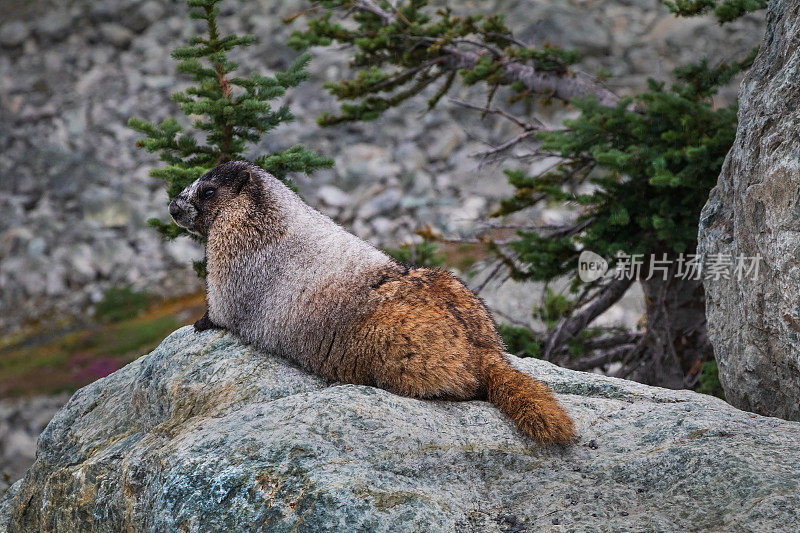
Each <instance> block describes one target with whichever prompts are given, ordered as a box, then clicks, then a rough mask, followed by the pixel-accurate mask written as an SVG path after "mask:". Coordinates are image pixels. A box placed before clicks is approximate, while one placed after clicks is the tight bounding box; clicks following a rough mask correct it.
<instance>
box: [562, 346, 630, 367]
mask: <svg viewBox="0 0 800 533" xmlns="http://www.w3.org/2000/svg"><path fill="white" fill-rule="evenodd" d="M635 349H636V344H623V345H621V346H616V347H614V348H610V349H608V350H604V351H601V352H599V353H596V354H592V355H590V356H588V357H581V358H580V359H576V360H574V361H568V362H565V363H564V366H566V367H568V368H571V369H573V370H592V369H593V368H598V367H601V366H605V365H607V364H609V363H616V362H619V361H621V360H622V359H624V358H625V356H627V355H628V353H629V352H630V351H631V350H635Z"/></svg>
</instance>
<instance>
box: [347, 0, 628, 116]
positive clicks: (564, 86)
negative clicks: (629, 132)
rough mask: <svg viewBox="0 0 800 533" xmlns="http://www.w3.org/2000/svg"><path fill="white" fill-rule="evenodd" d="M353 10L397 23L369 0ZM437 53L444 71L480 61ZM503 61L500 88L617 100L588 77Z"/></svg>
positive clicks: (448, 51) (451, 49) (471, 55)
mask: <svg viewBox="0 0 800 533" xmlns="http://www.w3.org/2000/svg"><path fill="white" fill-rule="evenodd" d="M353 8H354V9H356V10H359V11H364V12H368V13H372V14H373V15H376V16H378V17H379V18H380V19H381V23H382V24H383V25H384V26H388V25H390V24H392V23H394V22H395V20H396V19H397V16H396V14H393V13H389V12H387V11H385V10H383V9H382V8H381V7H380V6H378V5H377V4H376V3H375V2H373V1H372V0H358V1H357V2H355V3H354V4H353ZM481 44H482V46H483V47H484V48H485V49H486V50H489V47H488V46H487V45H486V44H483V43H481ZM441 50H442V51H443V52H444V53H445V56H444V61H443V62H442V67H443V68H444V69H446V70H462V69H465V70H472V69H474V68H475V67H476V65H477V64H478V61H479V60H480V58H481V54H479V53H475V52H471V51H468V50H462V49H461V48H458V47H456V46H452V45H447V46H443V47H442V48H441ZM501 55H502V54H501ZM506 61H507V63H506V64H505V65H504V66H503V69H502V70H503V74H502V84H504V85H510V84H512V83H515V82H517V83H521V84H523V85H524V86H525V87H526V88H527V89H528V90H530V91H531V92H533V93H535V94H547V95H549V96H551V97H553V98H558V99H560V100H564V101H566V102H569V101H570V100H572V99H574V98H583V97H586V96H588V95H594V96H595V98H597V101H598V102H599V103H600V104H601V105H604V106H608V107H612V106H615V105H616V104H617V102H619V100H620V98H619V96H617V95H616V94H614V93H613V92H612V91H611V90H610V89H608V88H607V87H605V86H604V85H603V84H602V83H600V82H599V81H598V80H597V79H596V78H594V77H592V76H590V75H588V74H585V73H582V72H575V73H569V72H568V71H564V72H563V73H562V72H559V73H555V72H537V71H536V69H535V68H534V67H532V66H531V65H525V64H522V63H520V62H518V61H513V60H506Z"/></svg>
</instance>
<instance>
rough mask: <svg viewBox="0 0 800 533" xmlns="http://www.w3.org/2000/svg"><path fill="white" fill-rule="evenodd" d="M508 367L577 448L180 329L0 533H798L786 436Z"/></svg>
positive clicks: (757, 424)
mask: <svg viewBox="0 0 800 533" xmlns="http://www.w3.org/2000/svg"><path fill="white" fill-rule="evenodd" d="M512 361H513V363H514V365H515V366H517V367H518V368H520V369H522V370H524V371H526V372H529V373H531V374H533V375H535V376H538V377H539V378H541V379H542V380H544V381H546V382H547V383H549V384H550V385H551V386H553V387H554V388H555V390H556V391H557V392H558V393H559V398H560V400H561V401H563V403H564V405H565V406H566V407H567V408H568V409H569V411H570V412H571V413H572V415H573V416H574V417H575V421H576V423H577V427H578V432H579V434H580V441H579V442H578V443H577V444H575V445H573V446H570V447H567V448H558V447H542V446H538V445H536V444H535V443H533V442H531V441H530V440H529V439H528V438H526V437H524V436H523V435H521V434H520V433H519V432H518V431H517V430H516V429H515V427H514V426H513V425H512V424H511V423H510V422H509V421H508V420H507V419H506V418H504V417H503V416H502V415H501V414H500V413H499V412H498V411H497V410H496V409H495V408H494V407H493V406H491V405H489V404H488V403H485V402H479V401H473V402H461V403H454V402H444V401H421V400H414V399H410V398H404V397H400V396H395V395H393V394H390V393H388V392H385V391H383V390H380V389H375V388H371V387H363V386H353V385H341V384H329V383H326V382H324V381H322V380H320V379H318V378H316V377H314V376H311V375H308V374H306V373H305V372H303V371H301V370H299V369H297V368H295V367H293V366H291V365H290V364H288V363H286V362H285V361H283V360H281V359H280V358H277V357H272V356H269V355H266V354H264V353H260V352H258V351H256V350H254V349H252V348H250V347H248V346H246V345H242V344H240V343H239V342H238V341H237V339H236V338H235V337H234V336H232V335H230V334H227V333H223V332H215V331H208V332H204V333H201V334H196V333H194V332H193V330H192V329H191V328H189V327H186V328H182V329H179V330H178V331H176V332H175V333H173V334H172V335H171V336H170V337H168V338H167V339H166V340H165V341H164V342H163V343H162V344H161V346H160V347H158V348H157V349H156V350H155V351H153V352H152V353H150V354H148V355H146V356H144V357H141V358H140V359H138V360H136V361H134V362H133V363H131V364H129V365H128V366H126V367H125V368H123V369H121V370H119V371H117V372H116V373H114V374H112V375H110V376H108V377H107V378H104V379H101V380H99V381H97V382H95V383H93V384H91V385H89V386H87V387H85V388H83V389H81V390H80V391H78V392H77V393H76V394H75V395H74V396H73V397H72V399H71V400H70V401H69V402H68V403H67V405H66V406H64V407H63V408H62V409H61V411H59V412H58V413H57V414H56V416H55V418H54V419H53V421H52V422H51V423H50V424H49V425H48V426H47V428H46V430H45V431H44V433H43V434H42V436H41V437H40V439H39V443H38V451H37V459H36V462H35V463H34V465H33V466H32V467H31V468H30V470H29V471H28V473H27V475H26V476H25V478H24V479H22V480H21V481H19V482H17V483H16V484H14V485H13V487H12V489H11V491H10V492H9V493H8V494H7V495H6V497H5V499H4V500H3V501H2V502H1V503H0V531H3V532H5V531H6V530H7V531H9V532H14V531H60V532H61V531H70V532H71V531H98V532H100V531H109V532H118V531H170V532H171V531H271V532H283V531H287V532H288V531H301V532H302V531H308V532H323V531H335V532H343V531H392V532H396V531H410V532H418V531H426V532H427V531H476V532H484V531H506V532H507V531H534V530H541V529H547V530H550V529H551V528H552V529H563V530H603V531H618V530H636V531H650V530H659V531H664V530H672V531H678V530H683V531H685V530H701V529H707V528H717V529H718V530H737V531H744V530H771V531H792V530H795V531H796V530H797V529H798V528H800V518H798V515H797V509H798V508H800V491H799V490H798V489H800V461H798V459H800V453H799V452H800V424H798V423H794V422H787V421H783V420H779V419H775V418H764V417H761V416H757V415H753V414H749V413H745V412H742V411H738V410H737V409H735V408H733V407H731V406H729V405H728V404H726V403H724V402H723V401H721V400H718V399H716V398H713V397H709V396H704V395H700V394H696V393H692V392H687V391H670V390H666V389H659V388H654V387H648V386H645V385H641V384H637V383H634V382H629V381H624V380H619V379H613V378H608V377H604V376H599V375H594V374H586V373H581V372H574V371H570V370H565V369H561V368H558V367H555V366H553V365H551V364H549V363H546V362H543V361H537V360H530V359H527V360H520V359H516V358H512ZM556 525H558V527H557V528H556Z"/></svg>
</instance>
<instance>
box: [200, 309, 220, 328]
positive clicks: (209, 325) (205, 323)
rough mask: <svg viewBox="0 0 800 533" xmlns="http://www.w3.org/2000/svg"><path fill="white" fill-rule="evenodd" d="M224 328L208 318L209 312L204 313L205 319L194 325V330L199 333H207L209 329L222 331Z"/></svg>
mask: <svg viewBox="0 0 800 533" xmlns="http://www.w3.org/2000/svg"><path fill="white" fill-rule="evenodd" d="M221 328H222V326H218V325H216V324H214V322H212V321H211V319H210V318H208V310H206V312H205V313H203V317H202V318H201V319H200V320H198V321H197V322H195V323H194V330H195V331H197V332H200V331H205V330H207V329H221Z"/></svg>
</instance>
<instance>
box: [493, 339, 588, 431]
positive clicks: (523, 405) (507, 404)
mask: <svg viewBox="0 0 800 533" xmlns="http://www.w3.org/2000/svg"><path fill="white" fill-rule="evenodd" d="M487 359H488V360H487V362H486V367H485V372H486V389H487V396H488V399H489V401H490V402H491V403H493V404H494V405H496V406H497V408H498V409H500V411H502V412H503V413H505V414H506V415H507V416H508V417H509V418H511V419H512V420H513V421H514V422H515V423H516V424H517V425H518V426H519V428H520V429H521V430H522V431H523V432H524V433H527V434H528V435H530V436H531V437H532V438H533V439H534V440H536V441H539V442H542V443H545V444H568V443H570V442H572V440H573V439H574V438H575V424H574V423H573V422H572V419H571V418H570V417H569V415H568V414H567V412H566V411H565V410H564V408H563V407H561V405H560V404H559V403H558V401H557V400H556V398H555V396H553V393H552V391H551V390H550V388H548V387H547V385H545V384H544V383H541V382H539V381H536V380H535V379H533V378H532V377H530V376H529V375H527V374H524V373H523V372H520V371H519V370H516V369H514V368H513V367H512V366H511V364H509V363H508V361H506V360H505V358H504V357H503V356H502V355H501V354H492V355H490V356H489V357H487Z"/></svg>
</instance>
